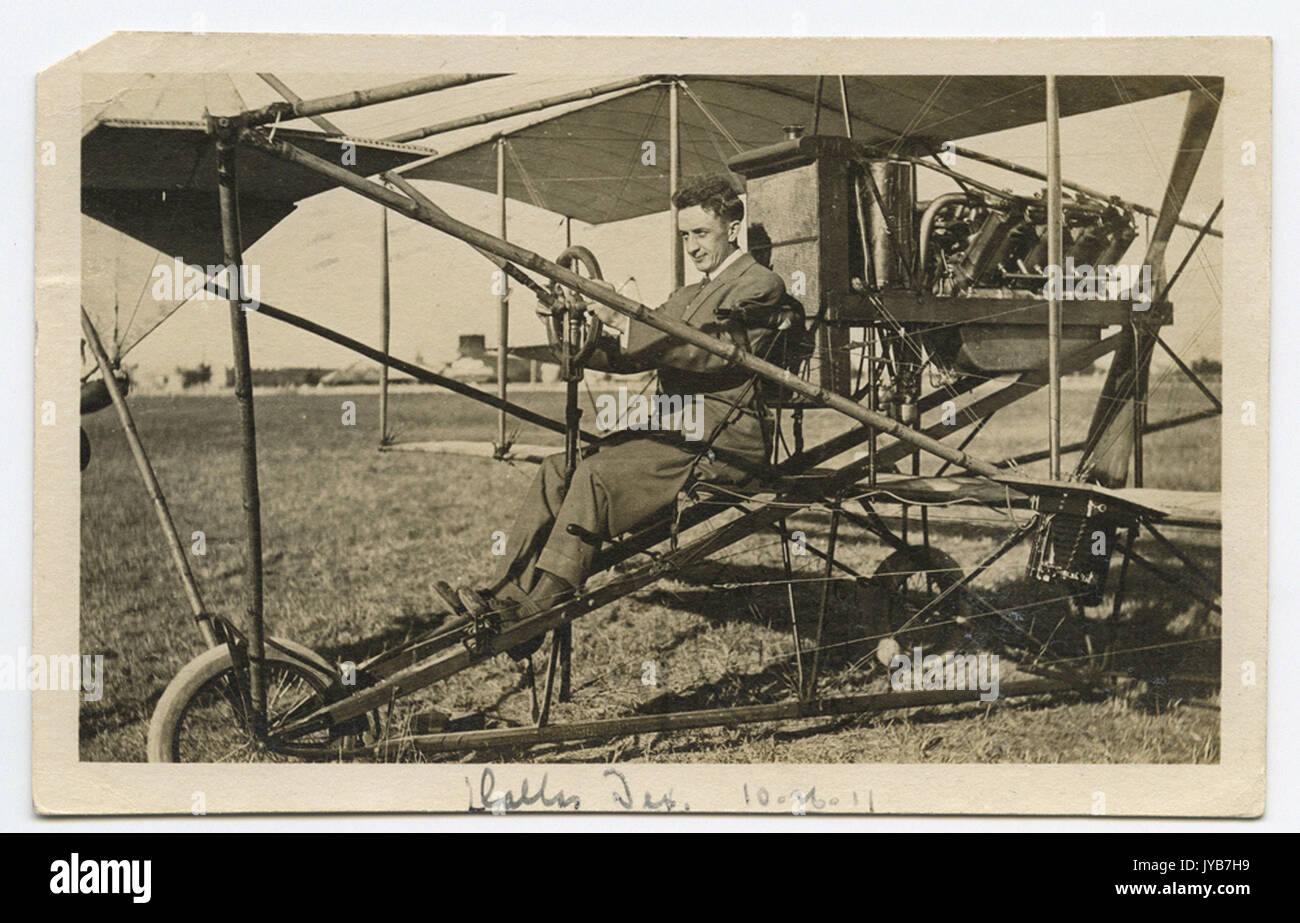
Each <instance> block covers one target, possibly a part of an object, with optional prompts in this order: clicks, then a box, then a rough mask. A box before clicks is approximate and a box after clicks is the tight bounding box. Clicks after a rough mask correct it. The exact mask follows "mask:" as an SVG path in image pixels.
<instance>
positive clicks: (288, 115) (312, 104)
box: [236, 74, 505, 125]
mask: <svg viewBox="0 0 1300 923" xmlns="http://www.w3.org/2000/svg"><path fill="white" fill-rule="evenodd" d="M504 76H505V75H504V74H437V75H434V76H432V77H419V78H417V79H415V80H405V81H403V82H401V83H390V84H388V85H386V86H382V87H373V88H371V89H369V90H353V91H351V92H349V93H339V94H336V95H334V96H321V97H318V98H317V99H306V100H300V101H298V102H283V103H271V104H270V105H269V106H263V107H262V108H261V109H251V110H249V111H247V112H244V113H243V114H242V115H240V116H237V117H236V120H237V121H239V122H241V123H242V124H244V125H267V124H270V123H271V122H275V121H287V120H289V119H298V118H311V117H312V116H316V115H324V114H325V113H327V112H342V111H343V110H345V109H360V108H362V107H363V106H373V105H376V104H377V103H386V102H392V101H393V100H395V99H406V98H407V97H409V96H422V95H423V94H425V93H435V92H437V91H438V90H446V89H450V88H451V87H459V86H464V85H465V84H467V83H477V82H478V81H480V80H491V79H492V78H493V77H504Z"/></svg>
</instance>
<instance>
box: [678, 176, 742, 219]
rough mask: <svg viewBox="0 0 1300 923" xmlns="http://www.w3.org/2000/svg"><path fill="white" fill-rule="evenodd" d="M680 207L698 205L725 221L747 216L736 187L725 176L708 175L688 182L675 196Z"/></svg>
mask: <svg viewBox="0 0 1300 923" xmlns="http://www.w3.org/2000/svg"><path fill="white" fill-rule="evenodd" d="M673 204H674V205H676V206H677V207H678V208H690V207H691V206H692V205H698V206H700V208H702V209H704V210H705V211H706V212H708V213H709V214H711V215H715V216H716V217H719V218H721V219H722V220H723V221H727V222H730V221H740V220H741V219H742V218H744V217H745V206H744V204H743V203H742V202H741V201H740V196H739V195H738V194H737V193H736V187H735V186H733V185H732V184H731V180H729V179H727V177H725V176H706V177H704V178H702V179H697V180H695V181H693V182H690V183H687V184H686V185H685V186H683V187H682V188H681V189H679V190H677V194H676V195H674V196H673Z"/></svg>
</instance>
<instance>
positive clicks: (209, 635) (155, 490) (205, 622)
mask: <svg viewBox="0 0 1300 923" xmlns="http://www.w3.org/2000/svg"><path fill="white" fill-rule="evenodd" d="M81 329H82V332H84V333H85V335H86V343H87V344H88V345H89V346H90V351H91V353H92V354H93V355H94V357H95V363H96V364H97V365H98V366H99V370H100V372H102V373H103V375H104V386H105V387H106V388H107V389H108V396H109V398H110V399H111V400H112V401H113V408H114V409H115V410H116V411H117V416H118V419H119V420H121V422H122V430H123V432H124V433H125V434H126V442H127V445H129V446H130V447H131V455H132V457H133V458H134V459H135V464H136V467H137V468H139V469H140V477H141V478H143V479H144V486H145V489H146V490H147V491H148V492H149V499H150V500H152V501H153V508H154V512H155V513H156V514H157V516H158V524H159V525H160V526H162V530H163V537H164V538H165V539H166V540H167V551H168V552H169V553H170V554H171V558H172V563H173V564H174V565H175V566H176V573H177V576H179V577H180V580H181V586H183V587H184V588H185V597H186V599H188V600H189V603H190V610H191V611H192V612H193V613H194V621H195V623H196V624H197V625H198V627H199V631H200V632H201V633H202V635H203V640H204V641H205V642H206V643H207V645H208V647H214V646H216V644H217V643H218V638H217V633H216V631H214V630H213V627H212V618H211V617H210V616H209V615H208V611H207V609H206V608H205V607H204V605H203V597H202V595H201V594H200V593H199V584H198V581H197V580H195V579H194V571H192V570H191V569H190V562H189V559H188V558H186V557H185V546H184V545H183V544H182V543H181V539H180V536H179V535H178V534H177V532H176V524H175V523H174V522H173V521H172V515H171V511H170V510H169V509H168V508H167V497H166V495H165V494H164V493H163V490H162V485H160V484H159V483H158V476H157V475H156V474H154V470H153V465H152V464H151V463H150V461H149V455H148V453H146V452H145V448H144V443H142V442H141V441H140V433H139V431H137V430H136V428H135V419H134V418H133V417H132V416H131V410H130V408H129V407H127V404H126V397H125V395H123V394H122V389H121V387H120V386H119V385H118V383H117V379H116V378H114V377H113V368H112V365H111V363H110V362H109V359H108V353H107V352H105V350H104V344H103V343H102V342H100V339H99V331H97V330H96V329H95V325H94V324H93V323H92V322H91V320H90V316H89V315H88V314H87V313H86V309H85V308H82V309H81Z"/></svg>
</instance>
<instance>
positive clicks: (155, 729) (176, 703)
mask: <svg viewBox="0 0 1300 923" xmlns="http://www.w3.org/2000/svg"><path fill="white" fill-rule="evenodd" d="M267 641H268V643H267V645H266V658H267V659H268V660H275V661H279V662H281V663H290V664H293V665H294V666H297V667H302V668H303V669H304V670H306V669H308V668H307V667H306V665H305V664H304V663H303V662H302V661H301V660H299V659H297V658H295V657H291V656H289V655H288V654H286V653H284V652H283V651H279V650H276V648H275V647H273V646H272V645H271V644H270V643H269V642H272V641H273V642H275V644H278V645H280V646H281V647H284V648H287V649H288V650H290V651H293V652H294V653H295V654H298V655H299V656H300V657H301V658H303V659H305V660H307V661H309V662H311V663H312V664H313V665H314V669H315V671H316V678H317V680H318V681H319V683H320V689H321V691H322V692H324V691H325V690H326V689H328V688H329V687H330V686H332V685H333V684H334V683H335V681H336V680H337V677H336V675H335V672H334V669H333V667H331V666H330V664H329V662H328V661H326V660H325V658H323V657H321V656H320V655H319V654H317V653H316V652H315V651H313V650H311V649H310V648H308V647H304V646H303V645H301V644H299V643H297V642H296V641H290V640H288V639H287V638H268V639H267ZM230 666H231V657H230V648H228V647H227V646H226V645H225V644H218V645H217V646H216V647H210V648H208V649H207V650H206V651H204V652H203V653H202V654H199V655H198V656H197V657H195V658H194V659H193V660H191V661H190V662H189V663H187V664H185V666H183V667H181V669H180V672H179V673H177V674H176V675H175V676H174V677H173V678H172V681H171V682H170V683H168V684H167V688H166V689H164V690H163V694H162V696H161V697H160V698H159V699H158V704H157V705H156V706H155V707H154V710H153V717H151V718H150V719H149V738H148V742H147V743H146V745H145V750H146V752H147V755H148V759H149V762H151V763H173V762H176V758H175V752H174V749H173V744H174V738H175V735H176V728H177V725H178V724H179V722H180V720H181V717H182V716H183V715H184V714H185V708H186V706H187V705H188V704H189V702H190V699H192V698H193V697H194V695H195V694H196V693H197V692H198V691H199V690H200V689H201V688H203V686H204V684H205V683H207V682H209V681H210V680H212V679H213V678H215V677H217V676H219V675H220V674H221V673H222V672H224V671H225V670H227V669H229V668H230Z"/></svg>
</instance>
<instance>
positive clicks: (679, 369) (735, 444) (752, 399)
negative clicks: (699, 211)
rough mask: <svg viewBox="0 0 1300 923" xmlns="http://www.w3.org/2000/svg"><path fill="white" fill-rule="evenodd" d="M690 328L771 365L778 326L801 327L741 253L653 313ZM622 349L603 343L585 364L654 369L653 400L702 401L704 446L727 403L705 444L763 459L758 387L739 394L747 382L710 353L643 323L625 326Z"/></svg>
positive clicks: (778, 291) (608, 340)
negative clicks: (672, 397) (661, 396)
mask: <svg viewBox="0 0 1300 923" xmlns="http://www.w3.org/2000/svg"><path fill="white" fill-rule="evenodd" d="M655 313H656V314H659V315H662V316H665V317H669V318H672V319H673V320H677V321H681V322H684V323H687V324H690V325H691V326H692V327H696V328H698V329H699V330H701V331H703V332H704V333H707V334H709V335H710V336H715V337H718V338H720V339H722V340H725V341H728V342H731V343H734V344H737V345H740V346H742V347H743V348H745V349H747V350H748V351H749V352H751V353H753V354H754V355H755V356H758V357H759V358H772V359H773V361H775V357H772V356H770V352H771V349H772V347H773V345H774V343H775V341H776V338H777V336H778V326H779V325H780V324H781V321H782V319H783V318H784V319H786V320H787V321H790V322H792V323H794V324H796V325H799V327H800V328H801V327H802V323H803V318H802V310H801V308H800V306H799V304H798V302H796V301H793V300H792V299H791V298H790V297H789V296H788V295H787V294H786V290H785V283H784V282H783V281H782V280H781V277H780V276H779V275H777V274H776V273H774V272H773V271H772V270H770V269H768V268H766V267H764V266H761V265H760V264H759V263H758V262H757V261H755V260H754V258H753V257H752V256H750V255H749V254H748V253H741V255H740V256H739V257H738V258H737V259H736V260H734V261H733V262H732V263H731V264H730V265H729V266H727V267H726V268H724V269H723V270H722V271H721V272H720V273H718V274H717V276H715V277H714V278H712V279H709V280H708V281H707V282H696V283H693V284H691V285H685V286H683V287H681V288H679V289H678V290H677V291H675V292H673V293H672V295H670V296H669V298H668V300H667V301H666V302H664V303H663V304H662V305H661V306H660V307H659V308H657V309H656V311H655ZM629 323H630V326H629V328H628V332H627V338H626V346H625V347H623V346H621V344H620V343H619V341H618V340H617V339H616V338H613V337H603V338H602V341H601V343H600V345H599V348H598V349H597V350H596V352H595V354H594V355H593V356H592V359H591V361H590V362H589V363H588V365H589V367H591V368H595V369H601V370H603V371H610V372H617V373H629V372H639V371H646V370H650V369H657V370H658V372H659V393H660V394H664V395H680V396H681V397H682V399H683V400H689V399H693V397H694V395H697V394H698V395H702V396H703V398H704V426H703V435H704V439H705V440H707V439H709V438H710V437H711V436H712V435H713V434H714V432H715V430H716V429H717V427H718V425H719V423H720V422H721V421H722V420H723V418H724V417H725V416H726V415H727V412H728V410H729V409H730V408H731V405H732V403H733V402H736V401H737V400H739V403H738V404H737V407H736V411H735V412H734V413H733V414H732V415H731V422H729V423H728V424H727V425H726V426H725V427H724V428H723V429H722V431H721V432H720V433H719V434H718V436H717V438H716V440H715V441H714V442H713V443H712V445H713V447H714V448H716V449H718V450H719V453H720V454H721V453H723V452H726V453H734V454H737V455H740V456H743V457H745V458H747V459H749V460H752V461H756V462H762V461H764V460H766V456H767V451H768V439H769V434H768V433H766V432H765V430H766V428H767V427H766V420H765V419H764V417H763V416H762V411H761V407H760V404H759V396H758V388H757V387H756V386H754V387H750V388H749V389H748V391H746V386H747V385H748V384H749V379H750V377H751V375H750V373H749V372H746V371H745V370H744V369H740V368H737V367H735V366H733V365H731V364H730V363H728V362H727V361H726V360H725V359H722V358H721V357H719V356H715V355H713V354H712V353H710V352H707V351H705V350H703V349H700V348H699V347H698V346H693V345H691V344H689V343H683V342H682V341H680V340H677V339H675V338H673V337H671V336H669V335H668V334H666V333H662V332H660V331H659V330H656V329H655V328H654V327H651V326H650V325H649V324H645V323H642V322H640V321H636V320H633V321H630V322H629Z"/></svg>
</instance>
